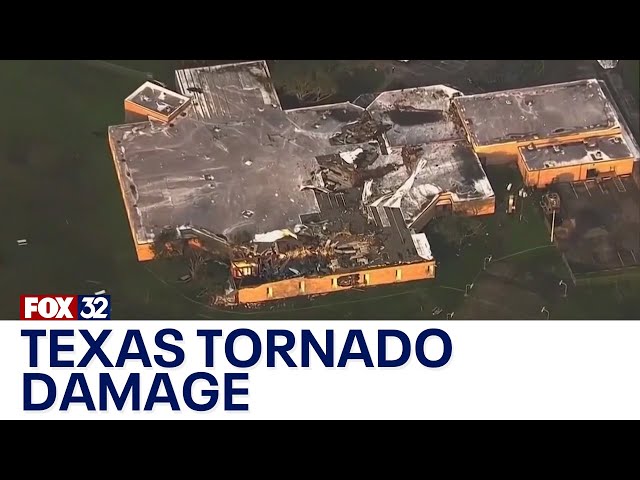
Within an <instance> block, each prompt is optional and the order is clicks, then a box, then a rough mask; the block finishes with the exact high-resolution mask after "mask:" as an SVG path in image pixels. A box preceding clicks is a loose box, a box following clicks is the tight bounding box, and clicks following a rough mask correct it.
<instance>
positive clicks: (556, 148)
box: [553, 145, 562, 153]
mask: <svg viewBox="0 0 640 480" xmlns="http://www.w3.org/2000/svg"><path fill="white" fill-rule="evenodd" d="M553 151H554V153H562V148H560V145H554V146H553Z"/></svg>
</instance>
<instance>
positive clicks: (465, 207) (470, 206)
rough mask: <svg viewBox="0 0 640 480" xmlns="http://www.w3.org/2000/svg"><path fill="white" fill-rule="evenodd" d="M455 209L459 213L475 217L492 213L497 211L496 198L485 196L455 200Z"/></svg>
mask: <svg viewBox="0 0 640 480" xmlns="http://www.w3.org/2000/svg"><path fill="white" fill-rule="evenodd" d="M453 211H454V213H457V214H458V215H464V216H467V217H475V216H478V215H492V214H494V213H496V199H495V197H492V198H485V199H483V200H472V201H467V202H453Z"/></svg>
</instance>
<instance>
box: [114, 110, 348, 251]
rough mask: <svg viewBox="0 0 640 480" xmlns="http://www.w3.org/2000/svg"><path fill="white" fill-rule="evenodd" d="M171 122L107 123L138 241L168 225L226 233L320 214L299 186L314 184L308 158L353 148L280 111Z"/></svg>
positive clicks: (291, 224) (280, 225) (275, 225)
mask: <svg viewBox="0 0 640 480" xmlns="http://www.w3.org/2000/svg"><path fill="white" fill-rule="evenodd" d="M310 113H311V116H312V117H315V116H316V115H317V111H315V110H313V111H311V112H310ZM302 115H303V112H301V111H299V112H298V113H297V117H298V120H300V117H301V116H302ZM334 120H335V117H334ZM346 124H347V122H342V125H346ZM172 125H173V126H172ZM172 125H162V124H159V123H158V122H145V123H140V124H133V125H120V126H116V127H110V128H109V136H110V138H111V141H112V142H113V144H114V145H116V146H117V150H118V155H119V160H120V161H118V162H117V165H118V168H120V169H121V172H122V175H121V178H126V179H127V182H128V185H123V186H122V187H123V190H124V191H125V194H127V195H130V194H131V197H130V198H129V199H128V202H129V203H130V205H131V206H134V205H135V207H134V211H135V217H136V218H135V219H134V224H135V225H134V230H135V231H136V237H137V241H138V242H139V243H145V242H150V241H152V240H153V236H154V233H157V231H158V230H161V229H162V228H163V227H165V226H168V225H172V226H176V225H185V224H192V225H194V226H198V227H202V228H206V229H208V230H211V231H213V232H216V233H219V234H223V235H226V236H228V237H231V238H232V237H233V236H234V235H236V234H239V232H245V233H246V234H248V235H251V236H253V235H254V234H255V233H264V232H269V231H273V230H279V229H282V228H293V227H294V226H295V225H296V224H299V223H300V215H304V214H312V213H317V212H319V208H318V205H317V202H316V199H315V196H314V194H313V191H311V190H301V187H303V186H309V185H312V184H314V183H313V179H314V175H315V172H316V171H317V170H318V168H319V166H318V163H317V161H316V160H315V156H316V155H323V154H329V153H335V152H338V153H339V152H343V151H344V152H348V151H351V150H354V149H357V148H358V145H357V144H356V145H333V144H332V143H331V141H330V138H331V136H332V135H333V134H334V128H331V129H328V130H327V131H325V132H323V131H322V130H320V131H319V130H318V129H315V128H313V127H312V128H311V129H310V130H305V129H301V128H299V127H298V126H297V125H296V124H294V123H293V122H292V121H291V120H290V119H289V116H288V115H287V114H285V112H283V111H281V110H265V111H264V112H263V113H261V114H260V115H256V116H254V117H251V118H249V119H247V120H245V121H244V122H241V123H228V124H217V125H213V124H208V123H204V122H201V121H199V120H194V119H193V118H190V117H185V118H182V117H179V118H177V119H176V120H175V121H174V122H173V124H172ZM334 127H336V128H337V125H334ZM122 160H124V161H122Z"/></svg>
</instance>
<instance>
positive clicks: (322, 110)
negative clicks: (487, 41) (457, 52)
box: [109, 62, 493, 258]
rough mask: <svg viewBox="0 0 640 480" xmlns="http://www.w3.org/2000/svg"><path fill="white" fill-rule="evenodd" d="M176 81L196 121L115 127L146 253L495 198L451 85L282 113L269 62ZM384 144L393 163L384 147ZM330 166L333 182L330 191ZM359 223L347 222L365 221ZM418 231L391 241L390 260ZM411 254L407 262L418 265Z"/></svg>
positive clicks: (409, 215)
mask: <svg viewBox="0 0 640 480" xmlns="http://www.w3.org/2000/svg"><path fill="white" fill-rule="evenodd" d="M176 79H177V82H178V86H179V88H180V90H181V91H182V92H184V93H185V95H189V96H190V97H191V105H190V106H189V109H188V110H187V111H186V112H185V113H186V116H184V117H183V116H180V117H178V118H177V119H175V120H174V121H173V122H172V123H171V124H168V125H164V124H161V123H160V122H143V123H137V124H130V125H120V126H115V127H110V129H109V137H110V140H111V143H112V145H113V146H114V150H115V151H116V156H117V161H116V166H117V168H118V169H119V171H120V179H121V181H122V185H121V187H122V190H123V192H124V196H125V201H126V202H127V204H128V206H129V211H130V212H131V217H132V218H131V222H132V228H133V230H134V233H135V237H136V240H137V242H138V243H148V242H152V241H153V239H154V236H155V235H156V234H157V233H159V232H160V231H162V230H163V229H164V228H166V227H167V226H171V227H178V226H183V225H192V226H195V227H199V228H203V229H206V230H209V231H212V232H215V233H217V234H221V235H225V236H226V237H228V238H229V239H230V240H232V241H234V242H238V243H242V242H244V241H247V240H249V239H251V238H253V237H254V236H255V234H257V233H267V232H271V231H274V230H280V229H284V228H288V229H294V228H295V227H296V226H297V225H299V224H301V223H306V221H309V219H312V218H316V217H318V218H329V217H330V218H332V219H333V218H334V217H336V218H337V217H340V216H342V215H343V212H342V207H345V208H346V206H347V205H345V204H344V198H345V196H347V197H348V198H350V199H351V200H350V202H351V204H350V206H349V208H350V209H351V210H353V211H355V212H357V211H361V210H360V205H361V203H360V202H361V200H363V199H364V200H366V201H365V204H368V203H371V202H374V201H376V200H380V201H381V202H382V201H383V200H384V201H385V204H384V206H381V208H382V209H383V210H385V211H388V212H387V216H391V217H393V218H394V219H396V220H397V219H398V218H400V219H405V220H408V221H411V220H412V219H413V218H414V217H415V216H416V215H418V214H419V213H421V211H422V209H423V208H424V207H425V206H426V204H428V202H429V201H430V199H432V198H433V195H434V192H436V191H437V192H441V191H448V192H452V193H454V194H455V195H457V196H458V197H459V199H460V200H471V199H478V198H486V197H490V196H493V191H492V189H491V186H490V184H489V182H488V180H487V178H486V175H485V174H484V171H483V170H482V167H481V166H480V162H479V160H478V158H477V156H476V155H475V153H474V152H473V150H472V149H471V146H470V144H469V143H468V142H467V141H466V140H464V139H461V132H460V130H459V129H458V127H457V126H456V125H455V123H454V121H453V119H452V117H451V115H450V106H451V103H450V100H451V98H452V97H453V96H454V95H455V94H457V93H459V92H457V91H455V90H453V89H450V88H448V87H444V86H435V87H423V88H414V89H407V90H404V91H395V92H386V93H383V94H380V95H378V96H377V97H376V99H375V100H374V101H373V103H372V104H371V105H369V108H368V109H366V110H365V109H364V108H362V107H359V106H356V105H354V104H352V103H349V102H345V103H339V104H333V105H323V106H318V107H309V108H301V109H295V110H289V111H282V109H281V108H280V103H279V101H278V98H277V95H276V92H275V89H274V88H273V85H272V83H271V80H270V76H269V71H268V69H267V66H266V63H265V62H247V63H240V64H233V65H222V66H217V67H204V68H195V69H188V70H179V71H177V72H176ZM384 132H386V134H385V133H384ZM384 135H386V136H387V139H388V143H389V144H391V145H392V146H391V147H390V149H389V150H388V155H384V154H382V151H381V148H380V144H379V143H378V142H379V141H380V140H382V139H383V136H384ZM402 142H406V143H407V144H408V145H411V144H412V143H414V142H415V143H421V145H419V146H418V147H413V148H411V152H413V153H411V155H413V157H414V158H413V160H411V161H413V162H414V163H413V164H412V165H411V166H405V163H404V162H405V157H406V155H407V152H408V150H406V149H405V148H403V147H401V145H404V144H403V143H402ZM386 151H387V150H386V149H385V152H386ZM411 161H410V162H411ZM323 162H328V163H323ZM331 168H333V169H334V170H333V175H334V177H332V178H333V180H331V181H325V177H326V176H327V175H326V174H327V172H328V170H330V169H331ZM378 168H379V170H378ZM414 169H415V171H414ZM327 178H328V177H327ZM345 178H346V179H347V180H346V182H345V181H344V180H345ZM349 178H350V179H351V180H352V182H351V183H349ZM367 179H369V180H372V181H371V182H370V183H369V184H368V186H369V187H370V191H368V192H367V195H369V197H368V198H366V199H365V196H366V195H364V196H363V195H362V190H363V187H364V186H365V182H366V180H367ZM345 185H346V188H343V187H345ZM398 192H402V195H399V193H398ZM385 196H386V198H383V197H385ZM398 196H400V197H401V198H400V201H399V202H396V201H395V200H394V201H393V202H392V201H390V199H391V198H392V197H393V198H394V199H395V198H397V197H398ZM340 199H342V202H343V203H342V207H341V206H340V201H339V200H340ZM354 199H356V200H355V201H356V203H357V205H355V206H354V204H353V201H354ZM367 202H368V203H367ZM351 210H350V211H351ZM349 215H351V216H352V217H351V220H349V219H344V220H340V221H345V222H348V223H349V222H353V221H355V220H353V218H354V217H353V214H352V213H349ZM349 215H347V217H349ZM358 221H360V220H358ZM364 222H365V223H366V218H365V219H364ZM399 225H400V227H399V226H396V227H395V228H396V230H397V229H398V228H401V230H402V229H406V222H404V221H403V222H401V224H399ZM409 233H410V232H409V231H408V230H407V231H404V230H402V231H398V232H395V230H393V231H392V230H388V231H386V233H383V236H384V238H386V240H384V242H388V245H387V248H389V249H390V255H392V256H393V252H391V250H392V249H395V247H393V246H394V245H395V246H397V245H396V244H398V245H399V244H400V243H402V244H403V245H404V243H405V242H408V237H407V238H404V237H406V236H407V235H409ZM401 237H402V238H403V239H404V240H402V241H400V240H399V239H400V238H401ZM396 240H397V241H396ZM425 241H426V240H425ZM394 242H395V243H394ZM385 244H386V243H385ZM403 249H404V250H403V252H404V253H403V255H404V257H403V258H405V257H406V258H417V257H416V255H417V253H416V251H412V252H408V251H407V248H406V247H403ZM396 253H397V252H396Z"/></svg>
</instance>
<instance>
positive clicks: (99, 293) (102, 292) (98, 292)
mask: <svg viewBox="0 0 640 480" xmlns="http://www.w3.org/2000/svg"><path fill="white" fill-rule="evenodd" d="M105 293H107V291H106V290H99V291H97V292H95V293H94V295H104V294H105Z"/></svg>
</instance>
